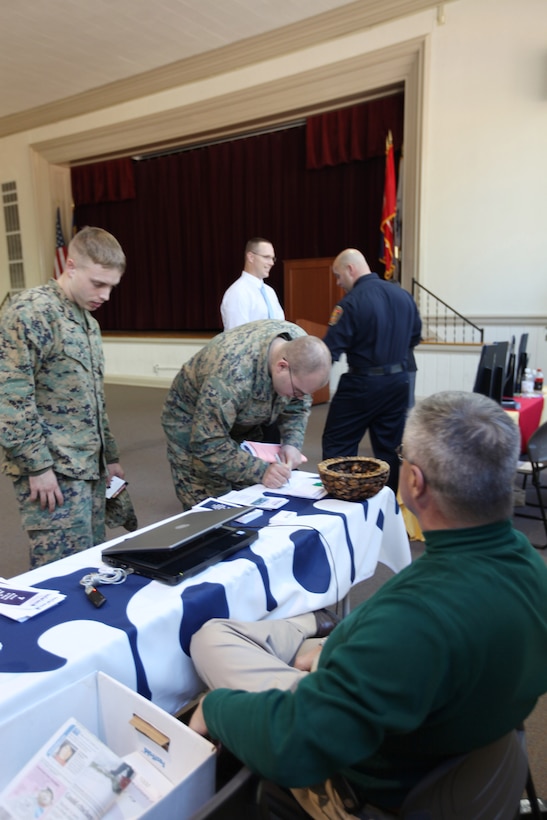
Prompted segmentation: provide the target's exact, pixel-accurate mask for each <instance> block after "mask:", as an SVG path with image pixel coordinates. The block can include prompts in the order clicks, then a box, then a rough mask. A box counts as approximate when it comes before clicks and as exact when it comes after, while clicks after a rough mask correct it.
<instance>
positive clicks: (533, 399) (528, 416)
mask: <svg viewBox="0 0 547 820" xmlns="http://www.w3.org/2000/svg"><path fill="white" fill-rule="evenodd" d="M515 401H516V402H517V404H519V405H520V407H519V408H518V409H517V410H516V411H512V412H516V413H518V423H519V428H520V440H521V445H520V447H521V453H525V452H526V447H527V446H528V439H529V438H530V436H531V435H532V433H534V432H535V431H536V430H537V428H538V427H539V423H540V419H541V413H542V411H543V396H515Z"/></svg>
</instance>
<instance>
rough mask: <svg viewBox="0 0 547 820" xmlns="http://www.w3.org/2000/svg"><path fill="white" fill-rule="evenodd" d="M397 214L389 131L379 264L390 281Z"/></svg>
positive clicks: (393, 261)
mask: <svg viewBox="0 0 547 820" xmlns="http://www.w3.org/2000/svg"><path fill="white" fill-rule="evenodd" d="M396 212H397V185H396V183H395V160H394V157H393V138H392V136H391V131H388V135H387V137H386V174H385V182H384V202H383V206H382V221H381V223H380V230H381V232H382V236H383V247H382V255H381V256H380V262H383V263H384V265H385V274H384V277H385V279H391V278H392V277H393V274H394V272H395V256H394V244H395V243H394V222H395V214H396Z"/></svg>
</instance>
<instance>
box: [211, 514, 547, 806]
mask: <svg viewBox="0 0 547 820" xmlns="http://www.w3.org/2000/svg"><path fill="white" fill-rule="evenodd" d="M425 537H426V550H425V554H424V555H423V556H422V557H421V558H419V559H418V560H417V561H416V562H414V563H413V564H412V565H410V566H409V567H407V568H406V569H404V570H403V571H402V572H400V573H399V574H398V575H395V576H394V577H393V578H391V579H390V580H389V581H388V582H387V583H386V584H384V585H383V586H382V588H381V589H380V590H379V591H378V592H377V593H376V594H375V595H374V596H373V597H372V598H370V599H369V600H368V601H366V602H364V603H363V604H361V605H360V606H359V607H357V608H356V609H355V610H354V611H353V612H351V613H350V614H349V615H348V616H347V617H346V618H344V620H343V621H342V622H341V623H340V624H339V626H337V627H336V629H335V630H334V632H333V633H332V634H331V636H330V637H329V639H328V641H327V642H326V644H325V646H324V648H323V651H322V653H321V658H320V663H319V668H318V670H317V672H315V673H313V674H310V675H308V676H307V677H306V678H305V679H303V680H302V682H301V683H300V684H299V686H298V688H297V690H296V691H295V692H285V691H279V690H275V689H271V690H269V691H266V692H261V693H247V692H239V691H231V690H227V689H219V690H216V691H214V692H212V693H210V694H209V695H207V697H206V699H205V701H204V715H205V719H206V721H207V725H208V727H209V730H210V733H211V735H212V736H213V737H215V738H219V739H220V740H221V741H222V743H223V744H224V745H225V746H226V747H227V748H229V749H231V750H232V752H233V753H234V754H235V755H236V756H237V757H238V758H240V759H241V760H242V761H244V762H245V763H246V764H247V765H249V766H250V767H251V768H252V769H254V770H255V771H258V772H259V773H260V774H261V775H263V776H264V777H267V778H269V779H271V780H274V781H276V782H278V783H280V784H281V785H284V786H286V787H297V786H309V785H313V784H315V783H320V782H322V781H324V780H326V779H327V778H328V777H329V776H332V775H333V774H334V773H336V772H341V773H342V774H344V775H345V776H346V777H347V778H348V780H350V782H351V783H352V784H353V785H354V787H355V788H356V790H357V792H358V794H360V795H361V796H362V797H363V798H365V797H366V799H367V800H369V801H370V802H371V803H373V804H376V805H380V806H384V807H386V808H389V807H395V806H398V805H400V804H401V802H402V800H403V798H404V796H405V795H406V793H407V792H408V791H409V790H410V788H412V786H413V785H414V784H415V783H416V782H418V780H420V779H421V777H422V776H423V775H424V774H425V773H426V772H427V771H429V770H430V769H431V768H432V767H433V766H435V764H436V763H437V762H439V761H441V760H442V759H443V758H444V757H446V756H449V755H454V754H460V753H463V752H466V751H469V750H471V749H474V748H477V747H479V746H483V745H485V744H487V743H490V742H491V741H493V740H495V739H497V738H498V737H501V736H502V735H503V734H505V733H506V732H508V731H510V730H511V729H513V728H514V727H515V726H517V725H518V724H519V723H520V722H521V721H522V720H524V718H526V717H527V715H529V714H530V712H531V711H532V709H533V708H534V705H535V703H536V700H537V698H538V697H539V696H540V695H541V694H542V693H543V692H545V691H547V662H546V659H547V568H546V567H545V564H544V563H543V561H542V559H541V558H540V557H539V556H538V554H537V553H536V552H535V551H534V549H533V548H532V547H531V546H530V544H529V542H528V541H527V539H526V538H525V537H524V536H523V535H522V534H521V533H519V532H517V531H515V530H513V529H512V526H511V523H510V521H502V522H499V523H496V524H492V525H488V526H484V527H474V528H469V529H461V530H451V531H435V532H427V533H425Z"/></svg>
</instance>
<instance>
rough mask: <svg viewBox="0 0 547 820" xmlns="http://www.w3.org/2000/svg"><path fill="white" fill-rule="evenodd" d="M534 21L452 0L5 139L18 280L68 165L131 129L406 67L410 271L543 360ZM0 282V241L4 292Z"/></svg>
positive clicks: (498, 6) (354, 87)
mask: <svg viewBox="0 0 547 820" xmlns="http://www.w3.org/2000/svg"><path fill="white" fill-rule="evenodd" d="M441 12H443V13H444V19H443V15H442V14H441ZM546 30H547V3H545V2H544V0H520V1H519V3H515V2H514V0H454V2H449V3H446V4H439V8H438V9H437V8H434V9H431V10H429V11H422V12H420V13H417V14H413V15H409V16H407V17H404V18H402V19H399V20H397V21H394V22H390V23H386V24H383V25H379V26H375V27H373V28H370V29H368V30H362V31H358V30H357V31H355V32H353V33H351V34H348V35H345V36H341V37H338V38H334V39H332V40H330V41H327V42H323V43H319V42H318V43H317V44H315V45H307V46H306V47H304V48H301V49H299V50H296V51H294V52H292V53H290V54H287V55H284V56H278V57H275V56H272V57H270V58H269V59H266V60H263V61H262V62H260V61H259V58H254V63H253V64H252V65H249V66H244V65H243V66H239V67H237V68H233V69H232V70H230V71H228V72H224V73H222V71H221V67H219V71H218V73H217V74H215V75H214V76H207V77H202V78H198V79H194V80H192V81H191V82H188V83H186V84H183V85H179V86H177V87H175V88H172V89H171V90H166V91H162V92H158V93H155V94H149V95H148V96H146V97H143V98H141V99H139V100H132V101H128V102H124V103H120V104H117V105H113V106H110V107H109V108H105V109H103V110H98V111H96V112H94V113H89V114H83V115H80V116H77V117H73V118H72V119H64V120H62V121H60V122H57V123H55V124H52V125H45V126H41V127H39V128H34V129H32V130H28V131H25V132H21V133H19V134H16V135H12V136H8V137H4V138H3V139H1V140H0V181H1V182H5V181H10V180H13V179H15V180H16V182H17V186H18V191H19V200H20V212H21V224H22V231H23V243H24V245H23V247H24V262H25V269H26V275H27V285H28V286H31V285H34V284H37V283H39V282H40V281H44V280H45V279H47V277H48V276H49V274H50V268H51V262H50V260H51V259H52V255H53V243H54V238H53V219H54V211H55V207H56V205H57V204H59V203H61V204H63V206H64V210H63V220H64V225H65V232H67V231H68V227H69V224H70V202H69V188H68V185H67V177H68V172H67V170H66V167H64V168H63V166H66V165H67V164H68V162H69V161H71V160H76V159H82V158H86V157H90V156H93V155H97V154H100V153H102V152H103V151H105V152H108V151H114V152H116V151H117V150H121V147H122V145H125V146H126V147H127V144H128V143H127V140H129V139H131V140H134V141H139V140H140V141H141V142H142V144H144V143H146V142H147V141H151V140H153V139H154V138H159V137H160V136H165V137H166V138H167V137H169V135H175V134H177V133H180V134H182V135H184V134H186V137H187V138H188V139H190V138H191V137H192V135H195V134H197V133H198V132H199V131H200V129H201V130H203V129H204V128H205V126H206V125H207V127H210V128H214V127H218V120H219V118H221V119H224V122H225V125H226V127H227V128H228V129H230V128H233V129H235V128H236V127H237V125H238V122H239V123H243V122H244V120H245V117H246V116H247V117H249V113H248V112H249V111H251V112H252V117H253V118H255V119H256V120H259V119H260V118H261V117H262V118H267V117H270V118H273V119H275V117H276V116H279V117H281V116H282V114H283V107H284V106H285V108H286V107H287V105H288V103H287V99H293V100H294V101H295V105H296V104H297V103H298V102H299V101H301V99H302V94H304V95H305V97H306V99H307V100H308V101H309V102H310V104H311V103H312V102H313V104H316V105H319V104H320V100H321V97H323V99H327V98H330V99H336V98H337V97H338V98H340V97H342V96H344V92H346V93H347V94H348V95H352V96H354V95H356V94H357V93H358V90H359V89H361V90H363V91H367V90H371V89H372V88H374V87H379V86H382V85H385V84H386V82H391V81H392V79H393V78H394V77H395V78H396V77H403V78H404V80H405V83H406V86H407V103H409V101H410V104H407V112H406V118H407V119H406V122H405V130H406V132H407V139H406V142H405V211H404V214H405V249H406V253H407V254H409V256H408V260H407V261H408V265H407V270H412V271H413V272H415V274H416V275H417V277H418V278H419V280H420V281H421V282H422V283H423V284H424V285H426V287H428V288H429V289H431V290H432V291H433V292H434V293H436V294H437V295H438V296H439V297H441V298H442V299H444V300H445V301H446V302H448V303H449V304H451V305H452V306H453V307H454V308H456V309H457V310H458V311H460V312H461V313H463V314H464V315H467V316H468V317H469V318H471V319H474V317H478V316H481V317H486V318H489V319H490V321H491V322H493V323H496V322H500V323H501V324H502V325H503V324H511V323H512V324H516V325H518V326H521V325H524V326H526V324H527V322H530V323H533V324H534V325H535V326H536V331H535V332H536V335H537V339H538V342H537V348H538V349H537V353H536V355H537V358H538V359H541V362H540V361H538V362H537V364H538V365H540V366H541V365H543V366H544V367H546V366H547V343H546V342H545V334H544V332H543V328H542V322H543V323H545V317H546V314H547V275H546V273H547V271H546V266H547V263H546V260H547V231H546V230H545V206H544V188H545V181H546V180H547V152H546V151H545V141H546V137H547V106H546V102H545V97H546V76H545V41H544V33H545V31H546ZM390 78H391V79H390ZM300 104H301V102H300ZM245 112H246V113H245ZM130 135H131V136H130ZM407 182H408V183H409V184H408V186H407ZM7 289H8V273H7V259H6V248H5V243H4V242H3V241H0V295H1V296H3V294H4V293H5V292H6V290H7Z"/></svg>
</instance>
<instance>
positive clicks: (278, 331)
mask: <svg viewBox="0 0 547 820" xmlns="http://www.w3.org/2000/svg"><path fill="white" fill-rule="evenodd" d="M280 335H286V338H287V339H292V338H296V337H297V336H305V335H306V334H305V332H304V331H303V330H302V328H300V327H298V325H294V324H292V323H290V322H285V321H280V320H275V319H272V320H270V319H263V320H260V321H256V322H249V323H248V324H245V325H240V326H238V327H236V328H233V329H232V330H228V331H225V332H224V333H221V334H219V335H218V336H215V338H214V339H212V340H211V341H210V342H209V343H208V344H206V345H205V346H204V347H203V348H202V349H201V350H200V351H199V352H198V353H196V354H195V356H193V357H192V358H191V359H190V360H189V361H188V362H186V363H185V364H184V365H183V366H182V368H181V370H180V371H179V373H178V375H177V376H176V377H175V380H174V382H173V384H172V386H171V389H170V391H169V394H168V397H167V401H166V404H165V407H164V412H163V423H164V429H165V431H166V435H167V438H168V439H171V440H173V439H174V440H173V445H174V446H175V448H176V450H177V451H178V453H182V452H184V454H185V458H186V459H189V460H190V461H191V462H192V469H193V470H194V471H197V472H198V473H199V474H201V475H203V476H205V475H206V474H207V473H209V474H211V473H213V474H216V475H218V476H222V477H223V479H225V480H226V481H227V482H228V484H229V485H231V486H234V487H243V486H248V485H250V484H255V483H257V482H260V481H261V480H262V477H263V475H264V473H265V472H266V469H267V467H268V464H267V463H266V462H264V461H262V460H261V459H257V458H255V457H254V456H252V455H251V454H250V453H246V452H244V451H243V450H241V448H240V446H239V445H240V443H241V442H242V441H243V440H244V439H251V440H252V439H253V437H255V438H256V434H257V427H258V426H259V425H261V424H270V423H271V422H274V421H277V424H278V426H279V431H280V436H281V443H282V444H291V445H293V446H294V447H297V448H298V449H299V450H301V449H302V444H303V442H304V434H305V432H306V426H307V423H308V417H309V414H310V407H311V397H310V396H305V397H304V398H303V399H295V398H292V397H291V396H279V395H278V394H277V393H276V392H275V390H274V388H273V383H272V377H271V374H270V372H269V370H268V352H269V347H270V344H271V342H272V341H273V340H274V339H275V338H276V336H280ZM179 466H180V467H182V464H180V465H179ZM228 488H229V487H227V489H228Z"/></svg>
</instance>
